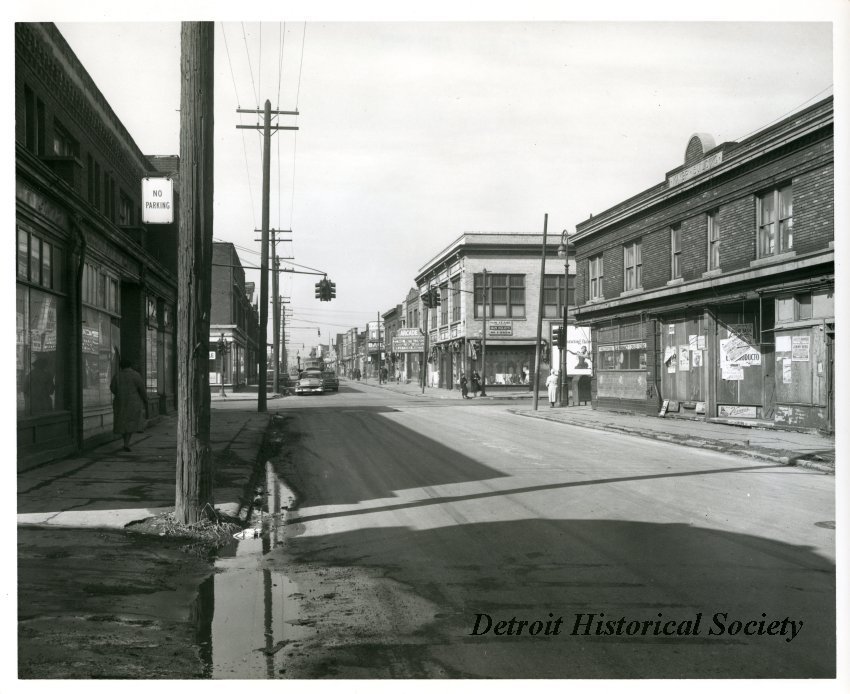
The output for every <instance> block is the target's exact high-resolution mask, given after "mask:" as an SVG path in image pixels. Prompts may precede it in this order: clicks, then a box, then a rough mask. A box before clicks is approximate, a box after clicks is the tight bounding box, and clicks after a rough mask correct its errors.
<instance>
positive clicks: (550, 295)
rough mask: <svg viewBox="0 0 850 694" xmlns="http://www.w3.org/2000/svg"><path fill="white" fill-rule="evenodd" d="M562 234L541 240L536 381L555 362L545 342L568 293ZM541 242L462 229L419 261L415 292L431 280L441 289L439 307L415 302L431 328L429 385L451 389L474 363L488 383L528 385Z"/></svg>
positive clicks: (560, 320)
mask: <svg viewBox="0 0 850 694" xmlns="http://www.w3.org/2000/svg"><path fill="white" fill-rule="evenodd" d="M560 241H561V238H560V235H559V234H554V235H551V236H548V237H547V240H546V261H545V271H544V278H543V283H544V287H543V289H544V292H543V296H544V302H543V304H544V306H543V321H542V334H541V339H542V345H543V346H542V348H541V355H542V357H541V369H540V383H541V385H542V383H543V382H544V381H545V379H546V376H548V373H549V370H550V368H551V369H554V370H557V369H558V363H559V361H558V354H557V352H555V353H554V354H552V353H551V351H550V349H549V346H550V345H551V340H552V327H553V326H556V325H561V324H562V323H563V321H564V308H565V301H566V299H567V293H566V287H567V284H568V275H567V272H565V263H564V259H563V258H562V257H559V256H558V247H559V244H560ZM542 245H543V235H542V234H510V233H507V234H505V233H502V234H500V233H466V234H462V235H461V236H460V237H459V238H457V239H456V240H455V241H454V242H452V243H451V244H450V245H449V246H447V247H446V248H444V249H443V250H441V251H440V252H439V253H438V254H437V255H435V256H434V257H433V258H432V259H431V260H429V261H428V263H426V264H425V265H424V266H423V267H422V268H420V270H419V274H418V275H417V276H416V285H417V294H419V295H420V296H421V295H422V294H423V293H424V292H425V290H426V289H427V288H428V287H436V288H438V289H439V290H440V295H441V303H440V306H439V307H437V308H430V309H426V308H425V307H424V306H423V305H422V303H421V301H420V306H419V311H420V313H421V314H422V315H423V318H422V323H423V328H425V327H427V330H428V334H429V355H428V377H427V383H428V385H430V386H437V387H442V388H455V387H457V384H458V383H459V381H460V375H461V373H466V374H467V375H468V376H469V375H470V374H471V373H472V371H473V370H475V371H478V372H479V373H480V374H481V375H482V377H483V378H484V379H485V384H486V387H487V388H488V389H490V388H491V387H493V388H499V389H511V388H519V389H526V390H527V389H528V388H529V387H530V386H531V385H532V383H533V376H534V368H535V363H534V356H535V346H536V344H537V316H538V305H539V297H540V285H541V277H540V265H541V255H542V250H543V249H542ZM485 307H486V322H487V334H486V339H485V335H484V321H485ZM426 310H427V311H428V314H427V316H426V315H425V314H424V313H422V312H423V311H426ZM550 360H551V362H550Z"/></svg>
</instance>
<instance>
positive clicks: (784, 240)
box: [756, 183, 794, 258]
mask: <svg viewBox="0 0 850 694" xmlns="http://www.w3.org/2000/svg"><path fill="white" fill-rule="evenodd" d="M756 213H757V224H758V257H759V258H765V257H768V256H771V255H776V254H778V253H785V252H786V251H790V250H792V249H793V248H794V216H793V213H794V204H793V196H792V187H791V184H790V183H789V184H788V185H785V186H782V187H780V188H776V189H775V190H771V191H770V192H767V193H764V194H763V195H760V196H759V197H758V204H757V207H756Z"/></svg>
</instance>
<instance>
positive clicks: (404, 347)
mask: <svg viewBox="0 0 850 694" xmlns="http://www.w3.org/2000/svg"><path fill="white" fill-rule="evenodd" d="M424 350H425V336H424V335H423V334H422V333H420V332H419V329H418V328H400V329H399V331H398V332H397V333H396V334H395V335H394V336H393V351H394V352H423V351H424Z"/></svg>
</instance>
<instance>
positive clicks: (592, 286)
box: [587, 253, 605, 301]
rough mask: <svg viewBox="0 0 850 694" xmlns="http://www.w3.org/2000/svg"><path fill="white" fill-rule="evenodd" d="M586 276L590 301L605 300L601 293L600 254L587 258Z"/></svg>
mask: <svg viewBox="0 0 850 694" xmlns="http://www.w3.org/2000/svg"><path fill="white" fill-rule="evenodd" d="M587 276H588V290H589V291H588V298H589V299H590V300H591V301H594V300H596V299H603V298H605V294H604V292H603V291H602V277H603V267H602V254H601V253H599V254H598V255H594V256H592V257H590V258H588V261H587Z"/></svg>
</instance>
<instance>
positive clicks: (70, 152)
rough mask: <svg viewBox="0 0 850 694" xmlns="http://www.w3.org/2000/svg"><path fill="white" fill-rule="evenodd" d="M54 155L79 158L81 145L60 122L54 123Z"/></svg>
mask: <svg viewBox="0 0 850 694" xmlns="http://www.w3.org/2000/svg"><path fill="white" fill-rule="evenodd" d="M53 154H54V155H56V156H57V157H79V156H80V145H79V143H78V142H77V141H76V140H75V139H74V138H73V137H71V135H70V134H69V133H68V131H67V130H65V128H63V127H62V125H61V124H60V123H59V122H58V121H54V122H53Z"/></svg>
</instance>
